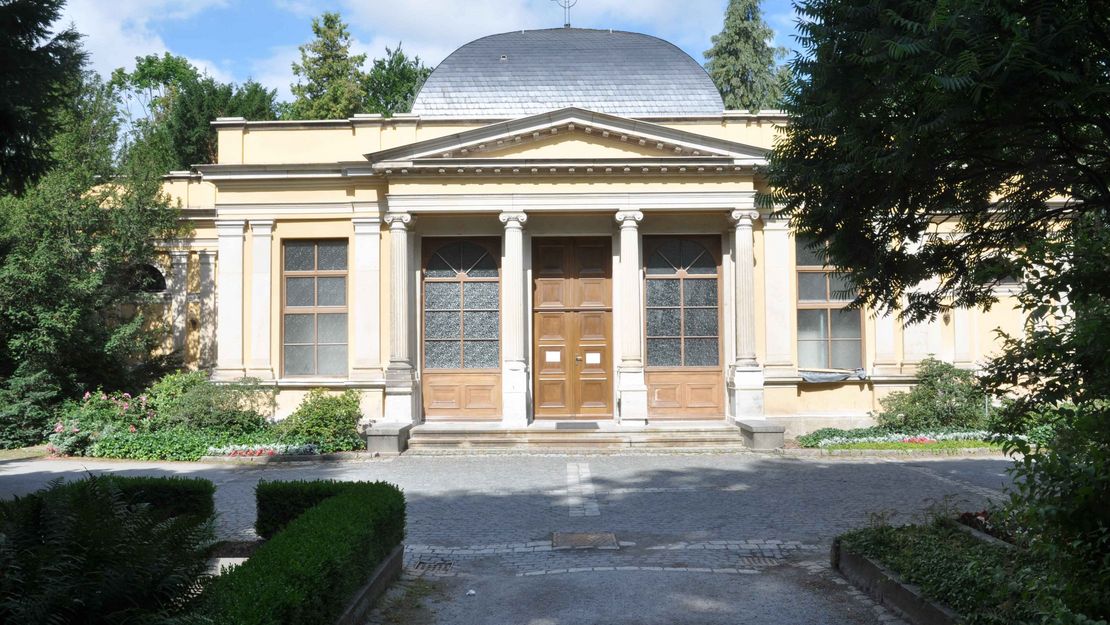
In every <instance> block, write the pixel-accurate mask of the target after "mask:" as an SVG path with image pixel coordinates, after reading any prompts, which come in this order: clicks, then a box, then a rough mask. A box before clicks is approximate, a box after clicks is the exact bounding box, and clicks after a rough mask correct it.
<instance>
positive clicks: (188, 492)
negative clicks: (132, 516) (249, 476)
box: [28, 474, 216, 521]
mask: <svg viewBox="0 0 1110 625" xmlns="http://www.w3.org/2000/svg"><path fill="white" fill-rule="evenodd" d="M99 477H101V478H102V479H106V480H110V481H111V482H112V484H114V485H115V487H116V488H118V489H119V492H120V494H121V495H123V498H124V499H126V500H127V501H128V502H129V503H132V504H136V503H138V504H149V505H150V512H151V515H152V516H153V517H154V518H155V519H157V520H160V521H164V520H166V519H168V518H171V517H192V518H193V519H194V520H196V521H207V520H208V519H210V518H211V517H212V516H214V515H215V514H216V503H215V497H216V486H215V485H214V484H213V483H212V482H210V481H208V480H205V479H201V478H196V477H176V476H170V477H148V476H129V475H112V474H101V475H100V476H99ZM84 481H85V480H78V481H74V482H65V483H63V484H61V485H60V486H58V487H57V488H59V489H60V490H63V491H74V490H79V489H84V488H86V486H85V485H84ZM28 496H29V497H33V496H35V495H34V494H32V495H28Z"/></svg>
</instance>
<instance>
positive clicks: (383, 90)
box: [364, 43, 432, 117]
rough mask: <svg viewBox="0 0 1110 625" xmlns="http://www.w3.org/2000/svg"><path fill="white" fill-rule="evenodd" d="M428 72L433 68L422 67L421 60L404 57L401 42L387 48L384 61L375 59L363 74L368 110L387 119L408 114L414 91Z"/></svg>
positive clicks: (417, 89) (421, 83)
mask: <svg viewBox="0 0 1110 625" xmlns="http://www.w3.org/2000/svg"><path fill="white" fill-rule="evenodd" d="M431 73H432V69H431V68H430V67H424V64H423V63H421V62H420V57H418V56H414V57H412V58H409V57H407V56H405V53H404V52H403V51H402V50H401V44H400V43H398V44H397V47H396V48H394V49H390V48H388V47H387V48H386V49H385V58H381V59H374V64H373V67H371V68H370V72H369V73H368V74H367V75H366V85H365V89H364V91H365V93H366V95H367V100H368V102H367V107H366V108H367V110H368V111H369V112H371V113H380V114H382V115H384V116H386V117H392V116H393V114H394V113H407V112H409V111H410V110H411V109H412V101H413V98H415V97H416V92H417V91H419V90H420V87H421V86H422V85H423V84H424V81H425V80H427V79H428V76H429V75H430V74H431Z"/></svg>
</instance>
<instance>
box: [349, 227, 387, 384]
mask: <svg viewBox="0 0 1110 625" xmlns="http://www.w3.org/2000/svg"><path fill="white" fill-rule="evenodd" d="M354 228H355V255H354V272H353V275H352V287H353V288H352V289H351V296H352V297H351V300H352V301H351V303H352V304H353V306H352V309H351V313H352V314H351V317H352V322H353V324H354V344H353V345H352V350H351V353H352V355H353V361H354V368H353V371H352V377H354V378H357V379H380V377H381V375H382V370H381V369H382V365H381V351H382V350H381V325H382V320H381V238H382V220H381V218H380V217H376V216H375V217H359V218H357V219H355V220H354Z"/></svg>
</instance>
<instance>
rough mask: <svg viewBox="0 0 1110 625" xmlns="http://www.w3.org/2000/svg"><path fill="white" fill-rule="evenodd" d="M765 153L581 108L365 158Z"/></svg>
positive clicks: (741, 162) (402, 162)
mask: <svg viewBox="0 0 1110 625" xmlns="http://www.w3.org/2000/svg"><path fill="white" fill-rule="evenodd" d="M766 154H767V150H766V149H763V148H759V147H755V146H750V145H746V144H742V143H737V142H734V141H726V140H723V139H718V138H716V137H709V136H706V135H700V134H697V133H692V132H688V131H685V130H680V129H675V128H668V127H666V126H661V125H659V124H653V123H649V122H643V121H637V120H633V119H628V118H624V117H618V116H615V115H608V114H605V113H597V112H594V111H587V110H585V109H580V108H574V107H571V108H565V109H560V110H557V111H552V112H549V113H543V114H540V115H533V116H530V117H523V118H520V119H515V120H510V121H505V122H498V123H494V124H490V125H488V126H482V127H480V128H475V129H473V130H467V131H464V132H460V133H457V134H453V135H449V136H446V137H440V138H436V139H429V140H427V141H420V142H417V143H412V144H409V145H405V146H401V147H397V148H391V149H388V150H382V151H380V152H374V153H370V154H367V155H366V158H367V159H368V160H369V161H370V162H371V164H372V165H373V167H374V168H375V169H382V170H388V169H395V168H398V167H405V166H406V165H411V164H417V163H423V164H427V165H431V164H434V163H436V162H447V161H451V162H452V163H459V162H460V161H468V160H473V161H478V160H481V161H483V162H487V163H488V162H494V161H496V160H499V159H505V160H506V161H509V160H513V161H522V160H529V161H538V160H561V161H566V160H576V161H580V160H588V159H599V160H613V161H616V160H620V159H627V160H630V161H636V160H641V159H656V160H657V159H667V160H668V161H675V160H676V159H677V160H681V159H686V158H688V159H691V160H698V161H705V160H714V161H721V162H724V163H727V164H728V165H736V166H752V165H761V164H763V163H764V162H765V161H766Z"/></svg>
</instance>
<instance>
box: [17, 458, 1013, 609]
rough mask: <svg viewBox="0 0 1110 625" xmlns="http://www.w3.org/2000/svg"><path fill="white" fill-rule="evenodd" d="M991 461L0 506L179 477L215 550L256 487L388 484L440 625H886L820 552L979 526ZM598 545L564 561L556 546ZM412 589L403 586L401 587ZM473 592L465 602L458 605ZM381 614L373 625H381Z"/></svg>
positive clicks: (756, 466) (562, 464) (485, 478)
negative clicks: (162, 485) (206, 514)
mask: <svg viewBox="0 0 1110 625" xmlns="http://www.w3.org/2000/svg"><path fill="white" fill-rule="evenodd" d="M1008 466H1009V462H1008V461H1006V460H1004V459H1001V458H993V457H975V458H968V459H943V460H932V459H930V460H924V459H910V460H889V459H882V460H878V459H876V460H869V459H860V458H851V459H820V460H816V459H810V458H804V459H803V458H791V457H780V456H771V455H767V456H764V455H756V454H728V455H724V454H722V455H623V456H622V455H617V456H556V455H552V456H406V457H401V458H395V459H385V460H373V461H366V462H357V463H343V464H296V465H271V466H269V467H264V468H263V467H239V466H212V465H197V464H191V463H132V462H119V463H102V462H92V461H89V462H81V461H73V460H39V461H14V462H8V463H0V496H3V497H7V496H10V495H12V494H18V493H23V492H28V491H31V490H34V489H36V488H38V487H40V486H42V485H43V484H45V483H46V482H48V481H49V480H50V479H53V478H54V477H57V476H63V477H75V476H77V475H79V474H81V473H83V472H84V471H85V470H86V468H87V469H88V470H91V471H118V472H122V473H134V474H138V473H142V474H187V475H196V476H201V477H206V478H208V479H211V480H213V481H214V482H215V483H216V484H217V486H218V492H217V499H218V501H217V506H218V508H219V509H220V511H221V518H220V525H219V530H220V533H221V534H222V535H223V536H224V537H228V538H246V537H250V536H253V530H252V529H251V524H252V523H253V516H254V505H253V504H254V501H253V492H252V491H253V487H254V484H255V483H257V481H258V480H259V479H267V480H277V479H293V478H298V479H305V478H308V479H311V478H328V479H344V480H353V479H365V480H379V479H380V480H387V481H390V482H394V483H396V484H398V485H400V486H401V487H402V488H403V489H404V490H405V493H406V497H407V500H408V505H409V508H408V510H409V512H408V514H409V517H408V538H407V545H408V546H407V549H406V553H405V562H406V577H407V579H409V580H412V579H413V578H415V577H423V578H425V579H431V580H434V583H435V587H436V589H437V592H436V593H435V594H434V595H433V596H430V597H425V598H424V599H422V601H423V602H424V603H425V604H426V609H425V610H424V611H423V612H421V614H422V615H423V616H422V617H421V618H426V622H438V623H531V624H535V625H541V624H542V625H555V624H563V623H671V622H685V623H745V622H752V623H755V622H759V623H815V624H817V623H888V622H898V621H897V619H895V618H894V617H893V616H891V615H890V614H888V613H887V612H886V611H884V610H883V609H882V608H879V607H877V606H874V605H873V604H871V602H870V601H868V600H867V599H865V598H864V597H862V596H861V595H859V594H858V593H854V592H852V591H850V590H848V589H847V588H845V587H844V585H843V582H842V581H841V580H840V579H839V577H838V576H836V575H834V574H832V573H831V572H830V571H829V570H828V568H827V564H826V561H827V554H828V548H829V544H830V541H831V539H832V537H833V536H835V535H836V534H838V533H841V532H843V531H845V530H848V529H851V528H854V527H859V526H861V525H866V524H867V523H869V522H870V520H871V519H872V518H873V517H874V516H880V517H883V518H887V519H889V520H890V521H891V522H902V521H911V520H919V519H921V518H923V515H924V513H925V511H926V510H927V509H928V508H930V507H936V506H947V507H954V508H960V509H972V508H974V509H978V508H980V507H982V506H983V505H984V504H985V503H986V501H987V499H989V498H999V497H1001V488H1003V486H1004V485H1005V484H1006V483H1007V482H1008V479H1007V476H1006V475H1005V469H1006V468H1007V467H1008ZM555 532H563V533H583V534H586V533H593V534H596V533H611V534H612V535H613V537H614V538H615V544H614V545H611V548H607V549H598V548H589V549H574V548H568V549H561V548H555V547H554V546H553V545H552V534H553V533H555ZM410 583H411V581H410ZM468 590H474V591H475V592H474V593H473V594H472V595H467V591H468ZM387 619H388V614H382V613H378V614H376V615H375V617H374V620H375V621H381V622H388V620H387Z"/></svg>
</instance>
